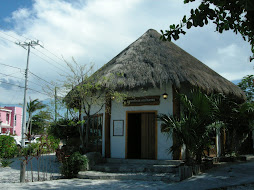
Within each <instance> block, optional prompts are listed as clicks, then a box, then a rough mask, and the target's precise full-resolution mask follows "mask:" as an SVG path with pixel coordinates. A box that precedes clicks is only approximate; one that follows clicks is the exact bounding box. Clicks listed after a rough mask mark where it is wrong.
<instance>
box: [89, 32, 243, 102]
mask: <svg viewBox="0 0 254 190" xmlns="http://www.w3.org/2000/svg"><path fill="white" fill-rule="evenodd" d="M160 36H161V35H160V34H159V33H158V32H157V31H155V30H153V29H150V30H148V31H147V32H146V33H145V34H143V35H142V36H141V37H140V38H138V39H137V40H136V41H135V42H133V43H132V44H131V45H129V46H128V47H127V48H125V49H124V50H123V51H122V52H121V53H119V54H118V55H117V56H116V57H114V58H113V59H112V60H111V61H109V62H108V63H107V64H105V65H104V66H103V67H102V68H100V69H99V70H98V71H97V72H96V73H95V74H94V75H93V77H96V78H97V77H98V78H99V80H100V81H101V82H102V83H103V82H104V84H105V85H106V86H109V87H113V88H114V89H137V88H141V87H149V86H157V87H160V86H161V84H163V83H168V82H170V83H172V84H173V85H175V86H176V87H177V88H180V87H181V84H190V85H192V86H195V87H199V88H201V89H203V90H205V91H206V92H208V93H211V92H219V93H224V94H228V95H229V94H230V95H233V96H236V97H237V98H241V99H244V98H245V94H244V92H243V91H242V90H241V89H240V88H239V87H238V86H236V85H234V84H233V83H232V82H230V81H228V80H227V79H225V78H223V77H222V76H220V75H219V74H218V73H216V72H215V71H213V70H212V69H210V68H209V67H208V66H206V65H205V64H203V63H202V62H200V61H199V60H197V59H196V58H195V57H193V56H192V55H190V54H188V53H187V52H186V51H184V50H183V49H181V48H180V47H178V46H177V45H175V44H174V43H172V42H168V41H167V42H165V41H162V40H160ZM105 78H106V79H108V78H109V80H105ZM105 81H106V82H105Z"/></svg>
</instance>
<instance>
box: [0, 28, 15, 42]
mask: <svg viewBox="0 0 254 190" xmlns="http://www.w3.org/2000/svg"><path fill="white" fill-rule="evenodd" d="M0 33H2V34H4V35H6V36H9V37H11V38H13V39H15V40H18V41H20V39H18V38H16V37H13V36H11V35H10V34H7V33H5V32H2V31H1V30H0Z"/></svg>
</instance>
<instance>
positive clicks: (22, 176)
mask: <svg viewBox="0 0 254 190" xmlns="http://www.w3.org/2000/svg"><path fill="white" fill-rule="evenodd" d="M16 44H17V45H19V46H21V47H23V48H24V49H26V47H27V62H26V70H25V89H24V102H23V115H22V131H21V146H22V148H24V147H25V132H26V133H27V131H25V130H26V104H27V103H26V91H27V82H28V80H27V79H28V66H29V56H30V48H31V47H32V48H33V46H37V45H39V46H41V45H40V44H39V40H37V41H33V40H32V41H30V42H24V43H20V42H19V43H16ZM25 174H26V161H25V160H22V161H21V167H20V182H21V183H24V182H25Z"/></svg>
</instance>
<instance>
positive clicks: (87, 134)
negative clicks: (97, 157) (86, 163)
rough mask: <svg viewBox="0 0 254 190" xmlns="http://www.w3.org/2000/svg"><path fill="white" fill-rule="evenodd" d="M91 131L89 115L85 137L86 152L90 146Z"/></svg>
mask: <svg viewBox="0 0 254 190" xmlns="http://www.w3.org/2000/svg"><path fill="white" fill-rule="evenodd" d="M89 131H90V115H89V116H87V122H86V137H85V144H86V152H87V150H88V146H89Z"/></svg>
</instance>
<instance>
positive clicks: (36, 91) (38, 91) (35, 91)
mask: <svg viewBox="0 0 254 190" xmlns="http://www.w3.org/2000/svg"><path fill="white" fill-rule="evenodd" d="M0 82H1V83H4V84H8V85H11V86H16V87H19V88H25V87H24V86H20V85H17V84H13V83H9V82H5V81H2V80H0ZM27 89H28V90H32V91H34V92H38V93H40V94H43V95H47V96H48V94H46V93H43V92H40V91H38V90H35V89H32V88H27Z"/></svg>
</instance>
